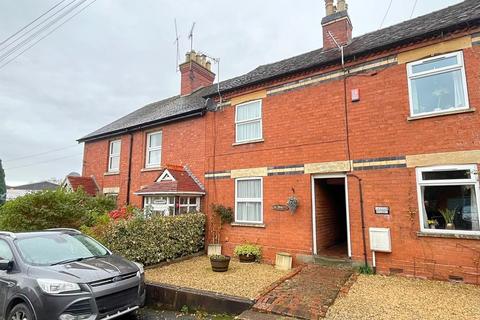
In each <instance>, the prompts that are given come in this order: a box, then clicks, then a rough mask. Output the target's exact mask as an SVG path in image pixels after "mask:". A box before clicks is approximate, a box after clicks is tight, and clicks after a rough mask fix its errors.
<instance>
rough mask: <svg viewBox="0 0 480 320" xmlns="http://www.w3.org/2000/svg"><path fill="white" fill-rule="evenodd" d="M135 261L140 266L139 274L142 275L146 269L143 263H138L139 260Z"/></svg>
mask: <svg viewBox="0 0 480 320" xmlns="http://www.w3.org/2000/svg"><path fill="white" fill-rule="evenodd" d="M134 263H135V265H136V266H137V267H138V272H139V275H142V274H143V273H145V270H144V269H143V264H141V263H138V262H134Z"/></svg>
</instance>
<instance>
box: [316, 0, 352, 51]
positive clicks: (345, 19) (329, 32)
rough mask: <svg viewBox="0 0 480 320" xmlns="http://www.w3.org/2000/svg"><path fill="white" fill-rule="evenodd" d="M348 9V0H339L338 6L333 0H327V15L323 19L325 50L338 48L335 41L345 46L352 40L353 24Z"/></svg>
mask: <svg viewBox="0 0 480 320" xmlns="http://www.w3.org/2000/svg"><path fill="white" fill-rule="evenodd" d="M347 9H348V5H347V3H346V0H338V1H337V6H336V7H335V6H334V5H333V0H325V10H326V16H325V18H323V19H322V28H323V49H324V50H328V49H332V48H336V47H337V45H336V44H335V41H336V42H337V43H338V44H339V45H340V46H345V45H347V44H349V43H350V41H351V40H352V30H353V26H352V22H351V21H350V17H349V16H348V11H347ZM332 37H334V38H335V41H334V40H333V39H332Z"/></svg>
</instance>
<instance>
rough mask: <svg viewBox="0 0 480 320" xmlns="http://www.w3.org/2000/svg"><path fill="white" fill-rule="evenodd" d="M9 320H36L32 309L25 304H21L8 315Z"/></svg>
mask: <svg viewBox="0 0 480 320" xmlns="http://www.w3.org/2000/svg"><path fill="white" fill-rule="evenodd" d="M7 320H34V319H33V313H32V311H30V308H29V307H28V306H27V305H25V304H23V303H19V304H17V305H16V306H15V307H13V308H12V310H11V311H10V312H9V313H8V317H7Z"/></svg>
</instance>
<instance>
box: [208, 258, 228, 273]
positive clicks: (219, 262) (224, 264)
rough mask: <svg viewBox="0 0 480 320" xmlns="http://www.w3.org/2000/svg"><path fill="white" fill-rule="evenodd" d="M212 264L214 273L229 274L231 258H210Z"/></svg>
mask: <svg viewBox="0 0 480 320" xmlns="http://www.w3.org/2000/svg"><path fill="white" fill-rule="evenodd" d="M210 264H211V265H212V271H213V272H227V271H228V265H229V264H230V257H229V256H224V255H219V254H217V255H213V256H210Z"/></svg>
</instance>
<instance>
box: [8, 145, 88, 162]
mask: <svg viewBox="0 0 480 320" xmlns="http://www.w3.org/2000/svg"><path fill="white" fill-rule="evenodd" d="M78 146H80V145H79V144H76V145H71V146H68V147H63V148H58V149H51V150H48V151H44V152H40V153H34V154H30V155H25V156H21V157H18V158H12V159H7V160H3V161H2V162H3V163H7V162H13V161H17V160H23V159H28V158H34V157H38V156H43V155H45V154H49V153H54V152H58V151H62V150H67V149H72V148H74V147H78Z"/></svg>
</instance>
